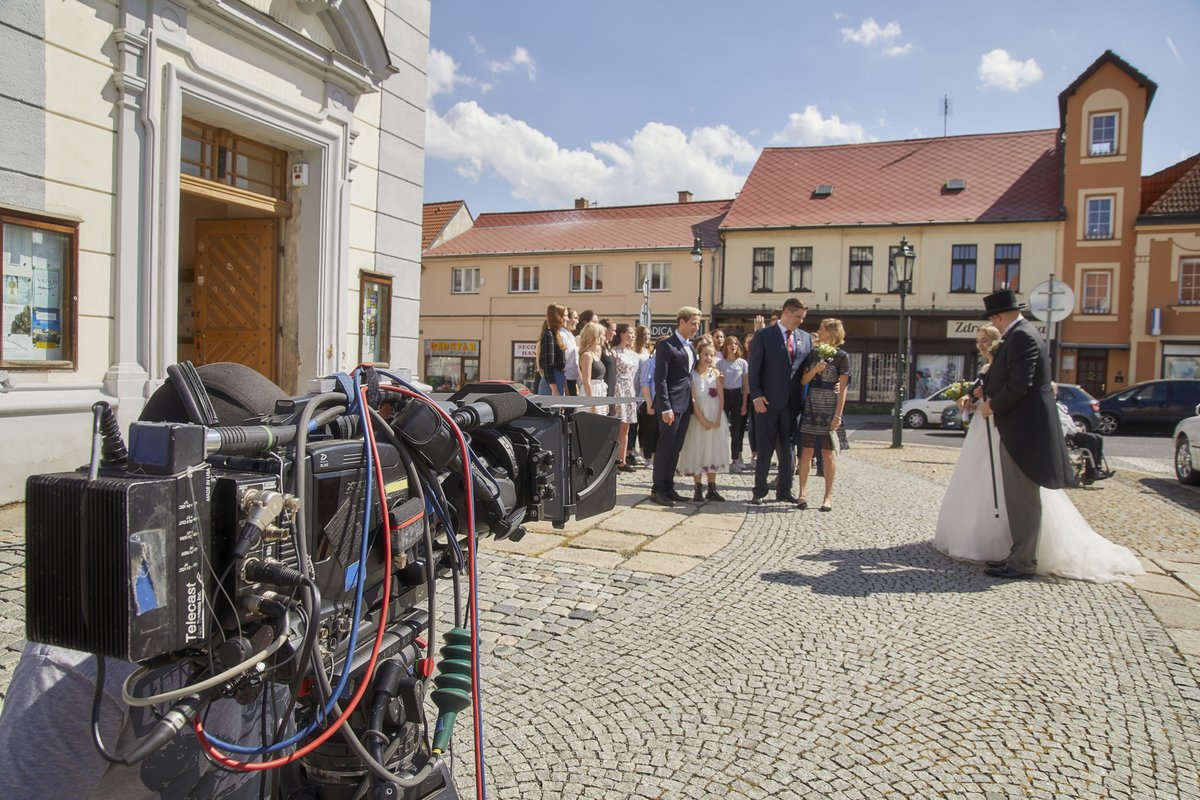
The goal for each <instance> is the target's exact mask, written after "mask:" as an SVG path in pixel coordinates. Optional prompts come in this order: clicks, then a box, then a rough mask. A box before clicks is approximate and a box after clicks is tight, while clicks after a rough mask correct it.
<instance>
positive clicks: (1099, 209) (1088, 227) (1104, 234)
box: [1083, 194, 1117, 240]
mask: <svg viewBox="0 0 1200 800" xmlns="http://www.w3.org/2000/svg"><path fill="white" fill-rule="evenodd" d="M1104 206H1107V207H1106V208H1105V207H1104ZM1116 207H1117V199H1116V198H1115V197H1113V196H1112V195H1110V194H1105V195H1093V196H1091V197H1088V198H1087V199H1086V200H1085V201H1084V217H1083V238H1085V239H1096V240H1102V239H1112V238H1113V214H1114V212H1115V209H1116ZM1093 214H1094V215H1095V219H1096V221H1095V222H1093ZM1102 217H1104V219H1103V220H1102V219H1101V218H1102Z"/></svg>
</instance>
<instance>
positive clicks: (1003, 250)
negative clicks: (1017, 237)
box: [992, 244, 1021, 292]
mask: <svg viewBox="0 0 1200 800" xmlns="http://www.w3.org/2000/svg"><path fill="white" fill-rule="evenodd" d="M1001 289H1012V290H1013V291H1014V292H1019V291H1021V245H1019V244H998V245H996V259H995V261H994V263H993V266H992V291H993V292H998V291H1000V290H1001Z"/></svg>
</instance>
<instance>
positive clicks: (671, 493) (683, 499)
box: [663, 489, 688, 503]
mask: <svg viewBox="0 0 1200 800" xmlns="http://www.w3.org/2000/svg"><path fill="white" fill-rule="evenodd" d="M663 494H664V495H666V496H667V497H669V498H671V499H672V500H674V501H675V502H676V503H686V502H687V501H688V499H687V498H686V497H684V496H683V495H681V494H680V493H679V492H677V491H675V490H674V489H669V490H667V491H666V492H663Z"/></svg>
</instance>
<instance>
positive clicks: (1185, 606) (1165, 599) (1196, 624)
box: [1140, 592, 1200, 630]
mask: <svg viewBox="0 0 1200 800" xmlns="http://www.w3.org/2000/svg"><path fill="white" fill-rule="evenodd" d="M1140 596H1141V598H1142V600H1143V601H1145V603H1146V605H1147V606H1149V607H1150V610H1151V611H1153V612H1154V616H1156V617H1158V619H1159V621H1160V622H1162V624H1163V625H1165V626H1166V627H1167V628H1185V629H1187V630H1200V604H1197V603H1196V602H1195V601H1194V600H1188V599H1187V598H1184V597H1175V596H1173V595H1168V594H1155V593H1152V592H1142V593H1141V594H1140Z"/></svg>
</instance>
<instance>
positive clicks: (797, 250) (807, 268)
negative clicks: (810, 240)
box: [788, 247, 813, 292]
mask: <svg viewBox="0 0 1200 800" xmlns="http://www.w3.org/2000/svg"><path fill="white" fill-rule="evenodd" d="M812 271H813V249H812V248H811V247H793V248H792V255H791V270H790V277H789V279H788V291H791V292H811V291H812V290H813V289H812Z"/></svg>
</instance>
